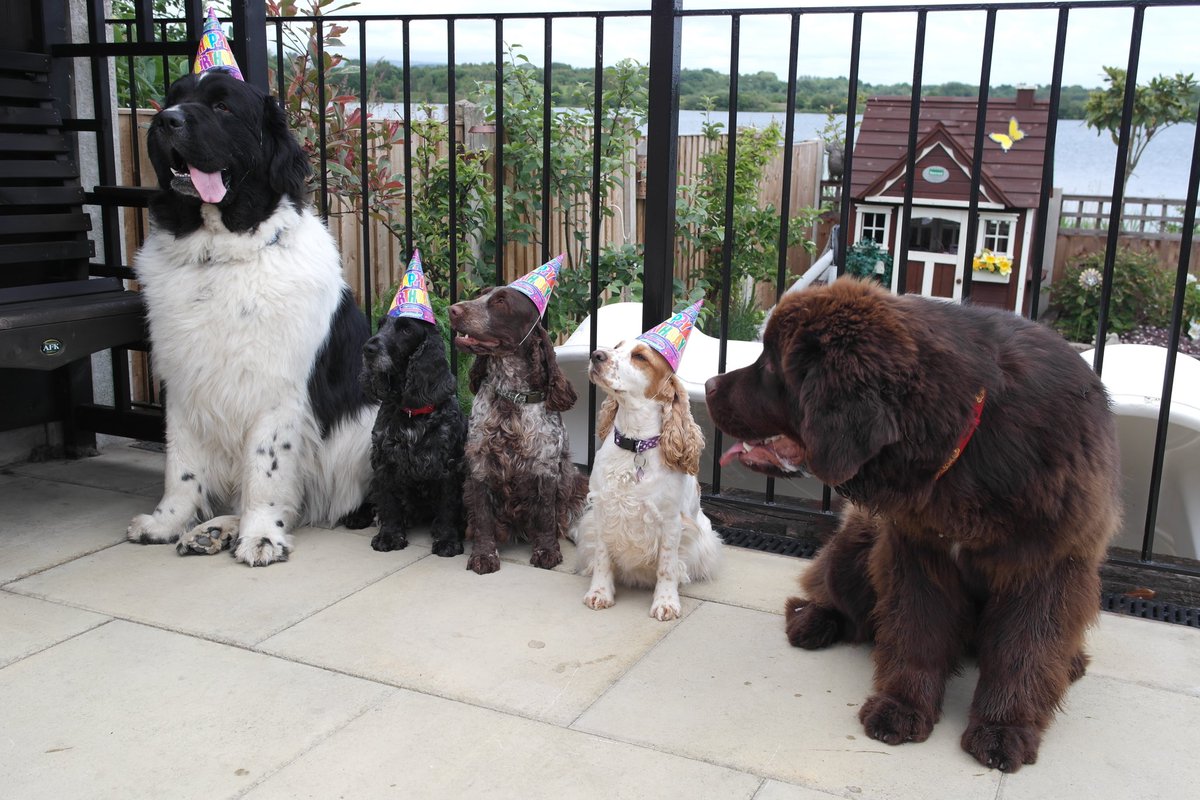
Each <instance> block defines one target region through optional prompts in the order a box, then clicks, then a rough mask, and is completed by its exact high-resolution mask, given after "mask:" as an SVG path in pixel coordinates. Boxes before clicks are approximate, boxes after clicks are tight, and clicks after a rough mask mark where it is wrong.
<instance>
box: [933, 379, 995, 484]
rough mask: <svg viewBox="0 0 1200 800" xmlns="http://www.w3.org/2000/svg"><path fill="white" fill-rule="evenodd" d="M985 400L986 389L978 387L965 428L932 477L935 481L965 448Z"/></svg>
mask: <svg viewBox="0 0 1200 800" xmlns="http://www.w3.org/2000/svg"><path fill="white" fill-rule="evenodd" d="M985 400H987V389H980V390H979V393H978V394H977V395H975V407H974V408H973V409H972V410H971V421H970V422H969V423H967V428H966V430H964V431H963V432H962V436H959V437H958V444H956V445H955V446H954V450H953V452H951V453H950V457H949V458H948V459H946V463H945V464H942V468H941V469H939V470H938V473H937V475H935V476H934V477H933V479H934V480H935V481H936V480H938V479H940V478H941V477H942V476H943V475H945V474H946V470H948V469H950V468H951V467H953V466H954V462H955V461H958V457H959V456H961V455H962V451H963V450H965V449H966V447H967V442H969V441H971V437H972V436H974V435H975V429H976V428H978V427H979V420H980V418H982V416H983V402H984V401H985Z"/></svg>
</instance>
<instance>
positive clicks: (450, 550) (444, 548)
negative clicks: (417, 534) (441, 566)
mask: <svg viewBox="0 0 1200 800" xmlns="http://www.w3.org/2000/svg"><path fill="white" fill-rule="evenodd" d="M462 551H463V543H462V542H460V541H459V540H458V538H457V537H456V536H448V537H446V538H444V539H434V540H433V554H434V555H435V556H441V557H442V558H451V557H452V556H456V555H459V554H460V553H462Z"/></svg>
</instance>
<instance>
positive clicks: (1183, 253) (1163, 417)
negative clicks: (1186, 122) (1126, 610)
mask: <svg viewBox="0 0 1200 800" xmlns="http://www.w3.org/2000/svg"><path fill="white" fill-rule="evenodd" d="M1198 190H1200V111H1198V112H1197V115H1196V132H1195V136H1194V138H1193V140H1192V170H1191V173H1190V177H1189V178H1188V195H1187V205H1186V206H1184V210H1183V234H1182V236H1181V237H1180V242H1179V267H1178V268H1177V269H1176V271H1175V299H1174V300H1173V301H1172V303H1171V326H1170V331H1169V333H1168V334H1167V365H1166V370H1165V371H1164V374H1163V388H1162V395H1161V398H1162V399H1161V400H1160V401H1159V407H1158V427H1157V429H1156V432H1155V436H1154V459H1153V461H1151V463H1150V489H1149V497H1148V498H1147V502H1146V527H1145V530H1144V532H1143V533H1142V560H1143V561H1149V560H1150V559H1151V558H1153V556H1154V529H1155V527H1156V525H1157V522H1158V497H1159V492H1160V490H1161V488H1162V474H1163V461H1164V460H1165V458H1166V453H1167V425H1168V423H1169V422H1170V419H1171V398H1172V394H1173V389H1174V388H1175V364H1176V362H1177V361H1178V356H1179V336H1180V334H1181V332H1182V330H1183V299H1184V296H1185V293H1186V292H1187V285H1188V271H1189V269H1188V268H1189V266H1190V262H1191V252H1192V238H1193V233H1194V232H1195V228H1196V200H1197V194H1200V191H1198Z"/></svg>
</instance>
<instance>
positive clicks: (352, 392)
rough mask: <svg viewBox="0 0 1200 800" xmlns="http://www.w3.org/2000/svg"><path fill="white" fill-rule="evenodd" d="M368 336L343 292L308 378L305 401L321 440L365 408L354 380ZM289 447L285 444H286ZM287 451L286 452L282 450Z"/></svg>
mask: <svg viewBox="0 0 1200 800" xmlns="http://www.w3.org/2000/svg"><path fill="white" fill-rule="evenodd" d="M370 335H371V328H370V326H369V325H368V324H367V318H366V316H364V315H363V313H362V311H360V310H359V308H358V306H356V305H355V304H354V295H352V294H351V293H350V290H349V289H348V288H347V289H345V290H344V291H343V292H342V299H341V301H340V302H339V303H338V308H337V311H335V312H334V313H333V319H331V320H330V321H329V334H328V336H327V337H326V339H325V343H324V344H322V345H321V352H320V353H319V354H318V355H317V361H316V363H315V364H314V365H313V371H312V374H311V375H309V376H308V400H309V403H310V404H311V406H312V412H313V416H314V417H316V420H317V423H318V424H319V425H320V426H321V436H322V437H325V436H328V435H329V431H330V430H331V429H332V428H333V426H334V425H336V424H337V423H338V422H340V421H341V420H342V419H344V418H346V417H347V416H349V415H351V414H354V413H356V412H357V411H358V410H359V409H360V408H362V407H363V406H364V405H366V403H367V400H366V397H365V396H364V395H363V387H362V384H361V383H359V381H358V380H357V373H358V367H359V364H360V363H361V361H362V347H363V342H365V341H366V340H367V339H368V338H369V337H370ZM286 444H289V445H290V442H289V443H286ZM285 449H288V448H285Z"/></svg>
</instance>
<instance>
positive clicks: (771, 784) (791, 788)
mask: <svg viewBox="0 0 1200 800" xmlns="http://www.w3.org/2000/svg"><path fill="white" fill-rule="evenodd" d="M856 789H859V787H857V786H850V787H848V788H847V790H846V793H845V794H831V793H829V792H822V791H821V790H819V789H809V788H806V787H804V786H796V785H795V784H791V783H782V782H780V781H763V785H762V788H761V789H759V790H758V794H756V795H754V800H831V798H834V797H860V796H862V794H861V789H859V791H855V790H856ZM930 796H931V797H932V796H933V795H930ZM864 800H866V798H865V797H864Z"/></svg>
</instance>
